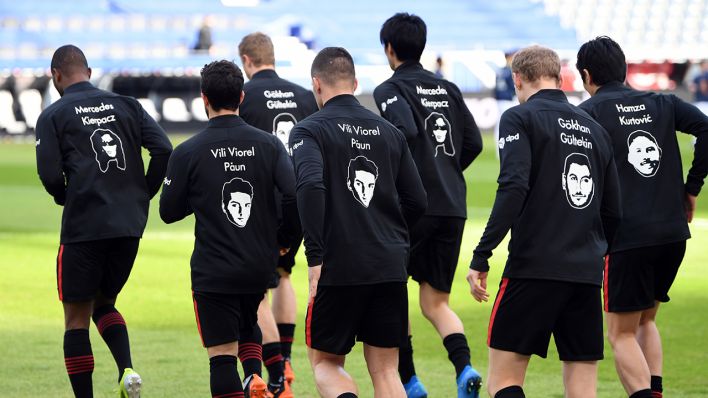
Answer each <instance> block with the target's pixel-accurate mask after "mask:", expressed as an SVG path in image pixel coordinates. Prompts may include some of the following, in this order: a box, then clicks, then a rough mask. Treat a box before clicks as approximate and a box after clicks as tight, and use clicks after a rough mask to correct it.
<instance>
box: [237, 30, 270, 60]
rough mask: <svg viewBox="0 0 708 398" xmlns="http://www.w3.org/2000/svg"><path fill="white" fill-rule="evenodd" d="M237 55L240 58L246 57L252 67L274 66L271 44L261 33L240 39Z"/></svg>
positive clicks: (268, 38)
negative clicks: (251, 63)
mask: <svg viewBox="0 0 708 398" xmlns="http://www.w3.org/2000/svg"><path fill="white" fill-rule="evenodd" d="M238 53H239V55H240V56H241V57H243V56H244V55H248V58H250V59H251V61H252V62H253V65H254V66H256V67H258V66H262V65H275V53H274V51H273V42H272V41H271V40H270V37H268V36H267V35H266V34H264V33H261V32H255V33H251V34H249V35H246V36H244V38H243V39H241V43H239V45H238Z"/></svg>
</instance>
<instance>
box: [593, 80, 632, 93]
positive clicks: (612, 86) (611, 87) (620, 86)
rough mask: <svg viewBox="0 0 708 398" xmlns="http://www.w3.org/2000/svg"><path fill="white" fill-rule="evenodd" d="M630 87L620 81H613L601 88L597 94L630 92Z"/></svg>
mask: <svg viewBox="0 0 708 398" xmlns="http://www.w3.org/2000/svg"><path fill="white" fill-rule="evenodd" d="M628 89H629V87H627V86H625V85H624V83H620V82H618V81H612V82H609V83H605V84H603V85H602V86H600V88H598V89H597V93H600V92H603V93H604V92H614V91H624V90H628Z"/></svg>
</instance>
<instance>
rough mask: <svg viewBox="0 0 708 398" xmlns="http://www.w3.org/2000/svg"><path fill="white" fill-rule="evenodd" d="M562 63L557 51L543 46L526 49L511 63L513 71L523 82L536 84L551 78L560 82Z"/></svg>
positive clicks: (518, 53)
mask: <svg viewBox="0 0 708 398" xmlns="http://www.w3.org/2000/svg"><path fill="white" fill-rule="evenodd" d="M560 70H561V62H560V57H558V54H556V52H555V51H553V50H551V49H550V48H546V47H542V46H530V47H526V48H524V49H522V50H520V51H519V52H517V53H516V54H514V59H513V60H512V61H511V71H512V72H514V73H516V74H518V75H520V76H521V78H522V79H523V80H526V81H528V82H535V81H537V80H539V79H541V78H542V77H550V78H551V79H556V80H557V81H559V82H560V80H561V77H560Z"/></svg>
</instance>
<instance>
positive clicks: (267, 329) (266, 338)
mask: <svg viewBox="0 0 708 398" xmlns="http://www.w3.org/2000/svg"><path fill="white" fill-rule="evenodd" d="M258 326H259V327H260V328H261V333H263V345H265V344H268V343H279V342H280V335H279V334H278V326H277V325H276V324H275V319H274V318H273V313H272V312H271V310H270V304H269V303H268V294H267V293H266V294H265V296H263V300H262V301H261V304H260V305H259V306H258Z"/></svg>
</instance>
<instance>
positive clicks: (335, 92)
mask: <svg viewBox="0 0 708 398" xmlns="http://www.w3.org/2000/svg"><path fill="white" fill-rule="evenodd" d="M340 95H354V92H352V90H351V89H350V88H349V89H345V88H335V87H332V88H330V89H329V90H326V91H323V92H322V104H323V105H326V104H327V102H328V101H329V100H331V99H332V98H334V97H337V96H340Z"/></svg>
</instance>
